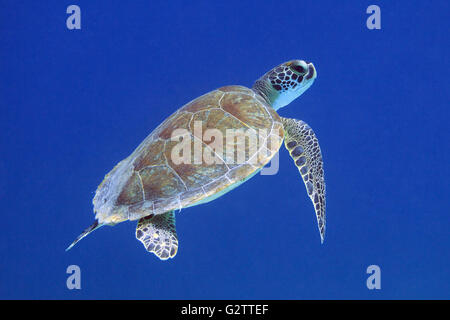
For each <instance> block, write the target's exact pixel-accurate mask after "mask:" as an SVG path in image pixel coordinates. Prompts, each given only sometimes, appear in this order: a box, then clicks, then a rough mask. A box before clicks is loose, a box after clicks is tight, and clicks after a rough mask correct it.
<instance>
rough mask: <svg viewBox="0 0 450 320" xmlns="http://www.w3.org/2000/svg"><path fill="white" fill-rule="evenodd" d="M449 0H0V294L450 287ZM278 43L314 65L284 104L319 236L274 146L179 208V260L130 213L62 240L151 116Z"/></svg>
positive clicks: (250, 294) (294, 295) (267, 64)
mask: <svg viewBox="0 0 450 320" xmlns="http://www.w3.org/2000/svg"><path fill="white" fill-rule="evenodd" d="M70 4H77V5H79V6H80V8H81V15H82V18H81V19H82V21H81V30H68V29H67V28H66V18H67V17H68V15H67V14H66V8H67V6H69V5H70ZM371 4H377V5H379V6H380V7H381V27H382V29H381V30H368V29H367V28H366V19H367V17H368V14H366V8H367V7H368V6H369V5H371ZM449 15H450V5H449V3H448V2H446V1H408V2H406V1H378V0H377V1H345V2H344V1H312V0H311V1H299V0H297V1H242V0H241V1H226V2H225V1H222V2H214V1H205V2H194V1H113V0H111V1H81V0H76V1H75V0H74V1H45V2H44V1H0V108H1V110H0V111H1V112H0V127H1V134H0V150H1V157H0V208H1V232H0V240H1V241H0V298H2V299H12V298H27V299H112V298H114V299H116V298H122V299H197V298H198V299H351V298H353V299H403V298H406V299H411V298H426V299H431V298H438V299H443V298H447V299H448V298H450V295H449V292H450V271H449V265H450V264H449V262H450V251H449V244H450V243H449V240H450V233H449V213H450V205H449V200H448V197H449V196H448V195H449V192H450V188H449V162H450V152H449V141H450V132H449V124H448V121H449V115H450V112H449V101H450V99H449V98H450V94H449V81H448V77H449V70H450V68H449V59H448V57H449V55H450V50H449V34H448V32H449V18H450V16H449ZM290 59H305V60H308V61H312V62H313V63H314V64H315V66H316V68H317V72H318V78H317V80H316V82H315V83H314V85H313V86H312V87H311V88H310V89H309V90H308V91H307V92H306V93H305V94H304V95H303V96H302V97H300V98H299V99H298V100H296V101H294V102H293V103H292V104H290V105H289V106H287V107H286V108H284V109H281V110H279V113H280V114H281V115H282V116H286V117H293V118H298V119H302V120H304V121H306V122H307V123H308V124H309V125H311V127H312V128H313V129H314V131H315V132H316V134H317V136H318V138H319V141H320V144H321V148H322V153H323V157H324V161H325V177H326V183H327V234H326V239H325V242H324V244H323V245H321V244H320V238H319V233H318V230H317V225H316V220H315V216H314V213H313V207H312V204H311V203H310V200H309V198H308V197H307V195H306V192H305V187H304V185H303V182H302V181H301V179H300V176H299V174H298V171H297V168H296V167H295V166H294V165H293V163H292V160H291V159H290V157H289V156H288V153H287V152H286V150H284V147H283V148H282V149H281V151H280V170H279V172H278V174H276V175H274V176H260V175H257V176H255V177H254V178H253V179H251V180H249V181H248V182H247V183H245V184H244V185H242V186H240V187H239V188H237V189H235V190H233V191H232V192H231V193H228V194H227V195H225V196H223V197H222V198H220V199H218V200H215V201H213V202H211V203H208V204H205V205H201V206H197V207H194V208H190V209H186V210H182V211H181V213H180V214H178V215H177V230H178V235H179V239H180V248H179V251H178V254H177V256H176V257H175V259H173V260H169V261H165V262H164V261H160V260H158V259H157V258H156V257H155V256H154V255H153V254H148V253H146V251H145V249H144V247H143V246H142V245H141V244H140V243H139V242H138V241H137V240H136V239H135V236H134V232H135V222H131V223H130V222H126V223H122V224H120V225H117V226H115V227H114V228H110V227H105V228H101V229H100V230H98V231H96V232H94V233H93V234H91V235H90V236H89V237H88V238H86V239H84V240H83V241H81V242H80V243H79V244H78V245H77V246H76V247H75V248H73V249H72V250H71V251H69V252H65V251H64V249H65V248H66V247H67V245H69V244H70V243H71V242H72V241H73V240H74V238H75V237H76V236H77V235H78V234H79V233H80V232H81V231H82V230H83V229H84V228H85V227H87V226H88V225H89V224H91V223H92V222H93V218H94V216H93V212H92V204H91V201H92V197H93V196H94V192H95V190H96V187H97V185H98V184H99V183H100V182H101V181H102V179H103V176H104V175H105V174H106V173H107V172H108V171H109V170H111V169H112V168H113V166H114V165H115V164H116V163H117V162H119V161H120V160H122V159H123V158H125V157H126V156H128V155H129V154H130V153H131V152H132V151H133V150H134V148H135V147H136V146H137V145H138V144H139V143H140V142H141V141H142V140H143V139H144V138H145V137H146V136H147V135H148V134H149V133H150V132H151V131H152V130H153V129H154V128H155V127H156V126H157V125H158V124H159V123H160V122H161V121H162V120H164V119H165V118H166V117H167V116H169V115H170V114H171V113H172V112H174V111H175V110H176V109H177V108H179V107H180V106H182V105H183V104H184V103H186V102H188V101H190V100H192V99H194V98H196V97H197V96H199V95H201V94H204V93H206V92H208V91H210V90H213V89H215V88H217V87H220V86H223V85H229V84H241V85H245V86H251V85H252V84H253V81H254V80H256V79H257V78H258V77H260V76H261V75H262V74H264V73H265V72H266V71H268V70H269V69H271V68H272V67H274V66H275V65H277V64H279V63H281V62H284V61H287V60H290ZM72 264H75V265H78V266H80V268H81V287H82V288H81V290H68V289H67V288H66V279H67V277H68V274H66V268H67V267H68V266H69V265H72ZM372 264H376V265H379V266H380V268H381V290H368V289H367V287H366V279H367V277H368V274H366V268H367V267H368V266H369V265H372Z"/></svg>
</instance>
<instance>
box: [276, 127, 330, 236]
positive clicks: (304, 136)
mask: <svg viewBox="0 0 450 320" xmlns="http://www.w3.org/2000/svg"><path fill="white" fill-rule="evenodd" d="M281 120H282V122H283V126H284V130H285V139H284V145H285V147H286V149H288V151H289V154H290V155H291V157H292V159H294V161H295V165H296V166H297V168H298V170H299V171H300V174H301V176H302V178H303V182H304V183H305V186H306V191H307V192H308V196H309V197H310V198H311V201H312V202H313V205H314V209H315V212H316V217H317V224H318V226H319V231H320V239H321V242H322V243H323V240H324V239H325V224H326V219H325V179H324V173H323V161H322V153H321V151H320V146H319V141H318V140H317V137H316V135H315V134H314V131H313V130H312V129H311V128H310V126H308V124H306V123H305V122H303V121H301V120H296V119H288V118H281Z"/></svg>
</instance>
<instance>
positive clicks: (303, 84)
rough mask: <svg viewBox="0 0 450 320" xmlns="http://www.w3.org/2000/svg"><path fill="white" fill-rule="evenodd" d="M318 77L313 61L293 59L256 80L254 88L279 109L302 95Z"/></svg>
mask: <svg viewBox="0 0 450 320" xmlns="http://www.w3.org/2000/svg"><path fill="white" fill-rule="evenodd" d="M316 77H317V72H316V68H314V65H313V64H312V63H308V62H305V61H303V60H291V61H288V62H285V63H282V64H280V65H279V66H276V67H275V68H273V69H272V70H270V71H269V72H267V73H266V74H265V75H263V76H262V77H261V78H259V79H258V80H256V82H255V84H254V85H253V90H254V91H255V92H257V93H258V94H260V95H261V96H262V97H263V98H264V99H265V100H266V101H267V102H268V103H269V104H270V105H271V106H272V107H273V108H274V109H275V110H277V109H279V108H281V107H284V106H286V105H288V104H289V103H291V102H292V101H293V100H295V99H296V98H298V97H299V96H301V95H302V93H303V92H305V91H306V90H307V89H308V88H309V87H310V86H311V85H312V84H313V82H314V80H315V79H316Z"/></svg>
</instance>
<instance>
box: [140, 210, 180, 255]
mask: <svg viewBox="0 0 450 320" xmlns="http://www.w3.org/2000/svg"><path fill="white" fill-rule="evenodd" d="M136 239H138V240H139V241H140V242H142V244H143V245H144V247H145V249H147V251H148V252H153V253H154V254H155V255H156V256H157V257H158V258H160V259H161V260H167V259H169V258H173V257H175V255H176V254H177V251H178V236H177V231H176V229H175V212H174V211H169V212H166V213H164V214H158V215H149V216H147V217H144V218H142V219H140V220H139V222H138V224H137V227H136Z"/></svg>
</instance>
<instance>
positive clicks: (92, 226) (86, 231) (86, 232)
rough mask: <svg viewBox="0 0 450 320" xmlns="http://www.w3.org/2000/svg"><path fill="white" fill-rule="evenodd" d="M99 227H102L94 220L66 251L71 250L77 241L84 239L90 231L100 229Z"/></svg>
mask: <svg viewBox="0 0 450 320" xmlns="http://www.w3.org/2000/svg"><path fill="white" fill-rule="evenodd" d="M101 226H103V224H99V223H98V220H95V221H94V223H93V224H91V225H90V226H89V227H87V228H86V229H85V230H84V231H83V232H82V233H81V234H80V235H79V236H78V237H77V238H76V239H75V241H74V242H72V244H71V245H70V246H68V247H67V249H66V251H69V250H70V249H72V247H73V246H74V245H76V244H77V243H78V241H80V240H81V239H83V238H84V237H86V236H87V235H88V234H89V233H91V232H92V231H94V230H96V229H98V228H100V227H101Z"/></svg>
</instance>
